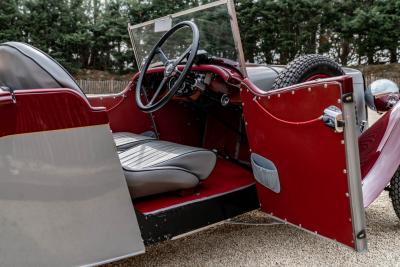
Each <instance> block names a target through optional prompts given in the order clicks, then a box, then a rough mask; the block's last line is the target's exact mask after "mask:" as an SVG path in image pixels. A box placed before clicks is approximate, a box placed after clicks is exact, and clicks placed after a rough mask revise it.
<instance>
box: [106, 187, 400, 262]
mask: <svg viewBox="0 0 400 267" xmlns="http://www.w3.org/2000/svg"><path fill="white" fill-rule="evenodd" d="M366 214H367V215H366V216H367V233H368V239H369V251H368V252H365V253H356V252H354V251H353V250H351V249H349V248H347V247H345V246H343V245H340V244H337V243H335V242H331V241H328V240H326V239H323V238H320V237H317V236H314V235H312V234H309V233H306V232H304V231H302V230H299V229H297V228H295V227H292V226H289V225H272V226H271V225H270V226H268V225H266V226H262V225H261V226H260V225H258V226H250V225H231V224H221V225H218V226H215V227H212V228H210V229H207V230H205V231H203V232H199V233H196V234H193V235H190V236H187V237H184V238H181V239H178V240H173V241H167V242H163V243H160V244H157V245H154V246H150V247H148V248H147V253H146V254H144V255H141V256H137V257H134V258H131V259H127V260H124V261H120V262H116V263H114V264H111V265H109V266H112V267H117V266H118V267H122V266H124V267H125V266H269V265H290V266H293V265H296V266H298V265H300V266H303V265H307V266H318V265H323V266H332V265H335V266H337V265H339V266H344V265H346V266H348V265H350V266H351V265H359V266H400V221H399V219H398V218H397V217H396V215H395V213H394V211H393V209H392V206H391V203H390V200H389V197H388V194H387V192H384V193H383V194H382V195H381V197H380V198H379V199H378V200H377V201H375V202H374V203H373V204H372V205H371V206H370V207H369V208H368V209H367V211H366ZM235 220H236V221H238V220H239V221H246V222H257V223H269V222H272V221H271V219H269V218H268V217H267V216H265V215H264V214H262V213H261V212H258V211H255V212H251V213H248V214H244V215H242V216H240V217H238V218H235Z"/></svg>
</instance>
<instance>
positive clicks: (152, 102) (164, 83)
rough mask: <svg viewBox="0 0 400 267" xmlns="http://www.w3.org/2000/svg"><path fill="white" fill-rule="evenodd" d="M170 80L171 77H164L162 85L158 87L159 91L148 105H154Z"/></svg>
mask: <svg viewBox="0 0 400 267" xmlns="http://www.w3.org/2000/svg"><path fill="white" fill-rule="evenodd" d="M168 80H169V77H164V78H163V79H162V81H161V83H160V85H158V88H157V91H156V92H155V93H154V95H153V97H152V98H151V100H150V102H149V103H148V104H147V105H149V106H151V105H153V104H154V101H155V100H156V99H157V97H158V95H159V94H160V93H161V91H162V89H163V88H164V86H165V85H166V83H167V81H168Z"/></svg>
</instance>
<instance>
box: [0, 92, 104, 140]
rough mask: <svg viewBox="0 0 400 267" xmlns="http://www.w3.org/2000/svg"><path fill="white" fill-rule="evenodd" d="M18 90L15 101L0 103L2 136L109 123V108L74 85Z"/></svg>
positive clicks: (0, 134)
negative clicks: (98, 104) (94, 104)
mask: <svg viewBox="0 0 400 267" xmlns="http://www.w3.org/2000/svg"><path fill="white" fill-rule="evenodd" d="M15 94H16V103H15V104H13V103H9V104H4V105H1V106H0V108H1V120H2V127H1V128H0V137H2V136H6V135H14V134H22V133H33V132H40V131H51V130H59V129H67V128H76V127H85V126H92V125H101V124H107V123H108V117H107V113H106V112H105V109H103V108H92V107H91V106H90V104H89V102H88V101H87V100H86V99H85V98H83V97H82V96H81V95H79V94H78V93H76V92H75V91H73V90H71V89H34V90H18V91H16V92H15ZM15 118H17V119H15Z"/></svg>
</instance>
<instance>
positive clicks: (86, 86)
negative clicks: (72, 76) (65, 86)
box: [77, 80, 129, 94]
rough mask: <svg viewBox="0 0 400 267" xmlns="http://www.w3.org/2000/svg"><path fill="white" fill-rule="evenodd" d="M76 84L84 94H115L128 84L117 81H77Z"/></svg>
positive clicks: (127, 82)
mask: <svg viewBox="0 0 400 267" xmlns="http://www.w3.org/2000/svg"><path fill="white" fill-rule="evenodd" d="M77 82H78V84H79V86H80V87H81V88H82V90H83V91H84V92H85V94H116V93H120V92H122V91H123V90H124V89H125V88H126V87H127V86H128V84H129V81H117V80H108V81H91V80H78V81H77Z"/></svg>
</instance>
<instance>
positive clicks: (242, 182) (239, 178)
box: [133, 159, 254, 213]
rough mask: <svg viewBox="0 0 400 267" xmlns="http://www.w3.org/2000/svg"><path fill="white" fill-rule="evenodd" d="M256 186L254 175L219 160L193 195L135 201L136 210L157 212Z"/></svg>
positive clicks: (173, 195) (230, 163)
mask: <svg viewBox="0 0 400 267" xmlns="http://www.w3.org/2000/svg"><path fill="white" fill-rule="evenodd" d="M252 184H254V178H253V174H252V173H251V172H250V171H248V170H246V169H244V168H242V167H240V166H238V165H236V164H234V163H232V162H229V161H227V160H223V159H218V160H217V164H216V166H215V169H214V171H213V172H212V173H211V175H210V177H208V178H207V179H206V180H205V181H203V182H202V183H201V184H200V185H199V186H198V187H197V188H196V189H195V192H194V193H193V194H190V195H187V196H180V195H178V194H177V193H169V194H164V195H158V196H154V197H150V198H144V199H137V200H134V202H133V204H134V206H135V209H136V210H137V211H139V212H141V213H152V212H157V211H158V210H160V209H165V208H168V207H171V206H175V205H185V204H186V203H190V202H193V201H201V200H202V199H205V198H208V197H212V196H215V195H218V194H222V193H227V192H232V191H234V190H238V189H240V188H244V187H246V186H250V185H252Z"/></svg>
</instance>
